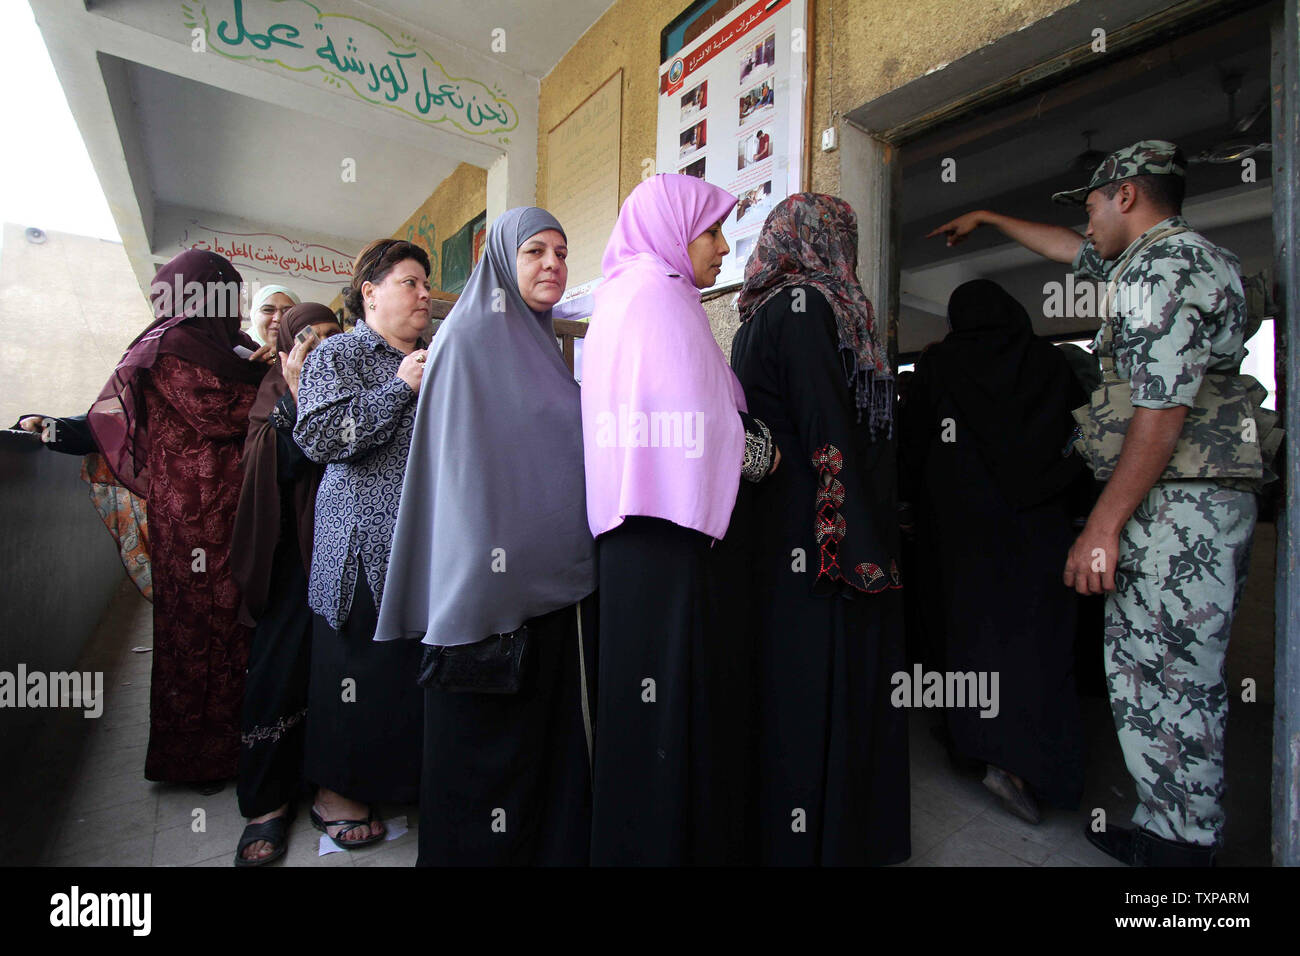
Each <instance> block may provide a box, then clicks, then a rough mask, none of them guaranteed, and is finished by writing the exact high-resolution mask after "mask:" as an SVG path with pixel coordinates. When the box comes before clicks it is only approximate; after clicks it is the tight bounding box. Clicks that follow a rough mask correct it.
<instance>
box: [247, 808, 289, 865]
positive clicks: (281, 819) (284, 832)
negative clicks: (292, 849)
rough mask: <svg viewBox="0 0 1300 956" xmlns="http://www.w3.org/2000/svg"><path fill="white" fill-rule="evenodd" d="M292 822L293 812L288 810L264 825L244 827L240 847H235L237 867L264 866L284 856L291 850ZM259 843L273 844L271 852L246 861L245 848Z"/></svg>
mask: <svg viewBox="0 0 1300 956" xmlns="http://www.w3.org/2000/svg"><path fill="white" fill-rule="evenodd" d="M292 822H293V811H292V810H288V811H286V812H284V813H282V814H281V815H280V816H278V817H273V818H271V819H270V820H267V821H265V822H264V823H250V824H249V825H248V826H246V827H244V832H243V834H242V835H241V836H240V837H239V846H237V847H235V866H263V865H265V864H267V863H273V862H275V861H276V860H278V859H280V857H282V856H284V854H285V852H286V851H287V850H288V849H289V824H290V823H292ZM259 841H265V842H267V843H269V844H271V852H270V853H268V854H267V855H266V856H262V857H255V858H253V859H251V860H250V859H245V857H244V850H245V848H247V847H248V846H249V845H251V844H253V843H257V842H259Z"/></svg>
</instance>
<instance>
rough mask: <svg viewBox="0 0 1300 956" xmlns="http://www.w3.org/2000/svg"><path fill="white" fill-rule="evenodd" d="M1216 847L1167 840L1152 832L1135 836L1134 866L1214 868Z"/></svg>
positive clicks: (1138, 833)
mask: <svg viewBox="0 0 1300 956" xmlns="http://www.w3.org/2000/svg"><path fill="white" fill-rule="evenodd" d="M1216 849H1218V848H1217V847H1215V846H1214V845H1212V844H1211V845H1210V846H1205V845H1204V844H1201V843H1183V842H1182V841H1181V840H1166V839H1165V838H1164V837H1161V836H1156V835H1155V834H1154V833H1152V832H1151V831H1150V830H1137V831H1136V832H1135V833H1134V834H1133V865H1134V866H1214V852H1215V850H1216Z"/></svg>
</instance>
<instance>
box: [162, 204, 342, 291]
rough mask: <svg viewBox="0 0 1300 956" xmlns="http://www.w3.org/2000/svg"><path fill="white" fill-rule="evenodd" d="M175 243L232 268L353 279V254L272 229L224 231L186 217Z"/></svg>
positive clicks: (334, 281) (333, 281)
mask: <svg viewBox="0 0 1300 956" xmlns="http://www.w3.org/2000/svg"><path fill="white" fill-rule="evenodd" d="M178 244H179V245H180V247H181V248H182V249H204V250H207V251H209V252H215V253H216V254H217V255H219V256H224V257H225V258H227V259H229V260H230V262H231V263H232V264H233V265H234V266H235V268H237V269H240V270H246V269H252V270H254V271H256V272H266V273H270V274H272V275H284V276H290V277H292V278H295V279H310V280H311V281H312V282H325V283H328V284H330V285H338V284H339V283H340V282H344V283H346V282H350V281H351V280H352V257H351V256H349V255H348V254H347V253H345V252H340V251H339V250H338V249H331V248H330V247H329V246H322V245H319V244H318V243H313V242H299V241H298V240H296V239H290V238H289V237H287V236H281V235H279V234H277V233H274V232H226V231H224V230H222V229H213V228H211V227H210V226H205V225H203V224H202V223H201V222H199V221H198V220H197V219H190V220H188V224H187V227H186V228H185V229H184V230H183V231H182V232H181V235H180V239H179V240H178Z"/></svg>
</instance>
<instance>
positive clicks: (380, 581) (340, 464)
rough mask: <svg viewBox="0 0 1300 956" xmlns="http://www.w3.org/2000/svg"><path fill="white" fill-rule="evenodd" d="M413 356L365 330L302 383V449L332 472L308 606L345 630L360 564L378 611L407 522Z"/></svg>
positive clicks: (322, 504)
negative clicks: (400, 371)
mask: <svg viewBox="0 0 1300 956" xmlns="http://www.w3.org/2000/svg"><path fill="white" fill-rule="evenodd" d="M403 358H405V355H404V354H403V353H402V352H400V351H398V350H397V349H395V348H394V347H393V346H391V345H389V344H388V343H387V342H385V341H384V340H383V338H381V337H380V336H379V335H378V334H377V333H375V332H374V331H372V330H371V329H370V328H368V327H367V326H366V323H365V322H364V321H358V322H357V325H356V328H355V329H353V331H352V332H350V333H347V334H345V335H332V336H330V337H329V338H328V339H326V340H325V341H324V342H322V343H321V344H320V346H319V347H318V348H316V349H315V350H314V351H313V352H311V353H310V354H309V355H308V356H307V360H306V362H305V363H304V364H303V367H302V376H301V378H300V379H299V383H298V423H297V424H296V425H295V426H294V429H293V438H294V441H296V442H297V443H298V445H299V446H300V447H301V448H302V450H303V452H304V453H305V454H306V455H307V457H308V458H310V459H311V460H312V461H315V462H319V463H321V464H323V465H325V474H324V475H323V476H322V478H321V483H320V490H319V491H318V492H317V494H316V526H315V544H314V546H313V549H312V560H311V577H310V579H309V580H308V582H307V603H308V605H309V606H310V607H311V609H312V610H313V611H315V612H316V613H317V614H320V615H321V616H322V617H324V618H325V619H326V620H327V621H329V623H330V626H331V627H333V628H334V629H335V630H339V629H340V628H341V627H342V626H343V622H344V621H346V620H347V617H348V612H349V611H350V610H351V609H352V592H353V590H354V589H355V587H356V582H357V561H358V558H359V559H360V561H361V563H362V564H363V565H364V566H365V570H366V581H367V583H368V584H369V585H370V591H371V593H372V594H373V595H374V599H375V606H376V607H378V606H379V602H380V600H381V598H382V597H383V590H384V576H385V573H386V572H387V570H388V556H389V553H390V551H391V549H392V544H393V528H394V526H395V525H396V523H397V503H398V501H399V499H400V498H401V494H402V476H403V474H404V473H405V471H406V456H407V453H408V452H409V451H410V448H411V430H412V428H413V426H414V424H415V400H416V393H415V392H414V391H413V390H412V389H411V387H410V386H409V385H407V384H406V383H405V382H403V381H402V380H401V379H399V378H397V367H398V366H399V365H401V364H402V359H403Z"/></svg>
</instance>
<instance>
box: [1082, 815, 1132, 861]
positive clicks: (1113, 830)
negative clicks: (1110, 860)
mask: <svg viewBox="0 0 1300 956" xmlns="http://www.w3.org/2000/svg"><path fill="white" fill-rule="evenodd" d="M1083 835H1084V836H1086V837H1087V838H1088V842H1089V843H1091V844H1092V845H1093V846H1095V847H1096V848H1097V849H1098V850H1101V852H1102V853H1105V854H1106V855H1107V856H1113V857H1114V858H1115V859H1117V860H1119V861H1120V862H1121V863H1123V864H1124V865H1126V866H1133V836H1134V831H1133V830H1130V829H1129V828H1128V827H1109V826H1108V827H1106V829H1104V830H1101V831H1096V830H1094V829H1093V828H1092V826H1091V824H1086V823H1085V824H1084V826H1083Z"/></svg>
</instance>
